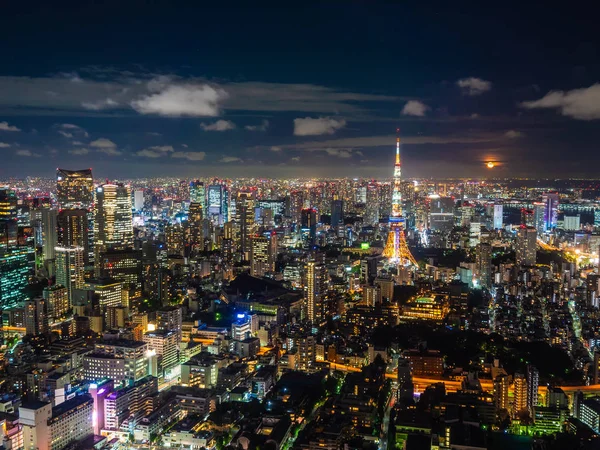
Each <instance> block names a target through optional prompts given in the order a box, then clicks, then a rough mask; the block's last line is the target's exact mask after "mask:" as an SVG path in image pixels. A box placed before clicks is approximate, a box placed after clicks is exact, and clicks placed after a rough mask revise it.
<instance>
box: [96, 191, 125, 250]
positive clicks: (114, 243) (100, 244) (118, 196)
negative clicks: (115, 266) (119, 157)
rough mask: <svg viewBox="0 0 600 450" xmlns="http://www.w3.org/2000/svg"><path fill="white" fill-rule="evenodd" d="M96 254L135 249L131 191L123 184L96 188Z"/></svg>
mask: <svg viewBox="0 0 600 450" xmlns="http://www.w3.org/2000/svg"><path fill="white" fill-rule="evenodd" d="M94 241H95V242H94V244H95V246H94V252H95V255H96V257H97V256H98V255H99V254H100V253H102V252H104V251H105V250H107V249H125V248H130V247H133V218H132V214H131V189H130V187H129V186H125V185H123V184H103V185H102V186H99V187H98V188H96V204H95V205H94Z"/></svg>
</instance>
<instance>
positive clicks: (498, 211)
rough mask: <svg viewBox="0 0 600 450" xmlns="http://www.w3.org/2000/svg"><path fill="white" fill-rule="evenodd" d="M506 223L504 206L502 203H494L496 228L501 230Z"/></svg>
mask: <svg viewBox="0 0 600 450" xmlns="http://www.w3.org/2000/svg"><path fill="white" fill-rule="evenodd" d="M503 225H504V206H503V205H502V204H501V203H496V204H495V205H494V230H500V229H501V228H502V226H503Z"/></svg>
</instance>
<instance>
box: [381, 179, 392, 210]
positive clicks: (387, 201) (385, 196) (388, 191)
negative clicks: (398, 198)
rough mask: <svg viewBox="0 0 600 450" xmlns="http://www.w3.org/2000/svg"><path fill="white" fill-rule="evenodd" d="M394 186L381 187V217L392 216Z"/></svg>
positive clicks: (384, 184)
mask: <svg viewBox="0 0 600 450" xmlns="http://www.w3.org/2000/svg"><path fill="white" fill-rule="evenodd" d="M392 190H393V189H392V184H390V183H383V184H380V185H379V217H389V216H390V215H391V214H392Z"/></svg>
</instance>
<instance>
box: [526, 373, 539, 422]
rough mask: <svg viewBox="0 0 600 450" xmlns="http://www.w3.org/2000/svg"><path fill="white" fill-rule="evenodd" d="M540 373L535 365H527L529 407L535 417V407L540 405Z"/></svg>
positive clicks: (530, 412)
mask: <svg viewBox="0 0 600 450" xmlns="http://www.w3.org/2000/svg"><path fill="white" fill-rule="evenodd" d="M539 385H540V373H539V372H538V370H537V369H536V367H535V366H532V365H531V364H528V365H527V409H528V410H529V414H530V416H531V417H535V408H536V407H537V405H538V387H539Z"/></svg>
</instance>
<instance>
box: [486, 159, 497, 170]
mask: <svg viewBox="0 0 600 450" xmlns="http://www.w3.org/2000/svg"><path fill="white" fill-rule="evenodd" d="M486 166H487V167H488V169H493V168H494V167H496V164H495V163H494V162H493V161H490V162H488V163H487V164H486Z"/></svg>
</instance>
